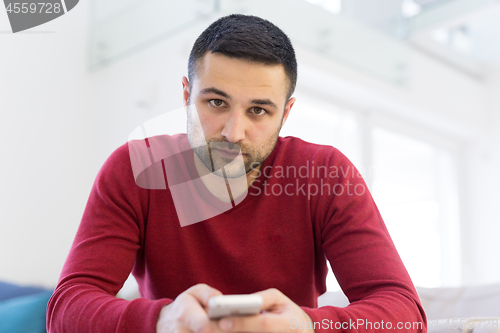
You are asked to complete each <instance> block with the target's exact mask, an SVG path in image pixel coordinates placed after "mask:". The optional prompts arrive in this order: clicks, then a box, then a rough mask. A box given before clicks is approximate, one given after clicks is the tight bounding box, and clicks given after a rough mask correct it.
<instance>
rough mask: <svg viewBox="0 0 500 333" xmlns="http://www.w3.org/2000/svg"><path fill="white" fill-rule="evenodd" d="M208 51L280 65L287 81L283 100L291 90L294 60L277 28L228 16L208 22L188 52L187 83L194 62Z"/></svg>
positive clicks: (252, 19)
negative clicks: (207, 25) (209, 23)
mask: <svg viewBox="0 0 500 333" xmlns="http://www.w3.org/2000/svg"><path fill="white" fill-rule="evenodd" d="M208 51H212V53H216V52H219V53H222V54H224V55H226V56H228V57H231V58H238V59H246V60H250V61H255V62H258V63H263V64H266V65H274V64H281V65H283V67H284V69H285V73H286V75H287V76H288V79H289V81H290V86H289V89H288V97H287V99H288V98H290V96H292V94H293V92H294V90H295V84H296V82H297V60H296V59H295V51H294V49H293V47H292V43H291V42H290V39H288V37H287V35H285V33H284V32H283V31H281V30H280V28H278V27H277V26H275V25H274V24H272V23H271V22H269V21H267V20H264V19H262V18H260V17H257V16H251V15H241V14H232V15H229V16H224V17H222V18H220V19H218V20H217V21H215V22H214V23H212V24H211V25H210V26H209V27H208V28H207V29H205V31H203V32H202V33H201V35H200V36H199V37H198V39H196V41H195V43H194V45H193V48H192V49H191V54H190V55H189V63H188V78H189V81H190V82H192V80H193V77H194V75H195V74H196V70H197V68H196V64H197V62H198V60H199V59H201V58H202V57H203V56H204V55H205V54H206V52H208Z"/></svg>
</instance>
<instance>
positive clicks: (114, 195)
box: [47, 15, 426, 333]
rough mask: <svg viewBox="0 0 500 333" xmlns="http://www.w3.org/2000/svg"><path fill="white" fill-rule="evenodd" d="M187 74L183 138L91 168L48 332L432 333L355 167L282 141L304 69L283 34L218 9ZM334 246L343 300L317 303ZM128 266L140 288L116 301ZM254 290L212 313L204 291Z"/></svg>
mask: <svg viewBox="0 0 500 333" xmlns="http://www.w3.org/2000/svg"><path fill="white" fill-rule="evenodd" d="M188 77H189V79H188V78H185V77H184V78H183V81H182V84H183V88H184V101H185V105H186V111H187V117H188V128H187V134H179V135H174V136H157V137H151V138H148V139H147V140H145V141H144V142H142V141H137V142H129V143H128V145H124V146H122V147H120V148H119V149H117V150H116V151H115V152H114V153H113V154H112V155H111V157H110V158H109V159H108V161H106V163H105V165H104V166H103V168H102V169H101V171H100V173H99V175H98V176H97V179H96V181H95V184H94V187H93V190H92V193H91V195H90V198H89V202H88V204H87V207H86V210H85V213H84V216H83V218H82V222H81V225H80V228H79V230H78V233H77V235H76V238H75V241H74V244H73V247H72V249H71V252H70V254H69V256H68V259H67V261H66V264H65V266H64V269H63V272H62V274H61V279H60V281H59V284H58V286H57V288H56V290H55V292H54V295H53V297H52V298H51V300H50V302H49V305H48V314H47V320H48V322H47V327H48V330H49V332H52V333H53V332H162V333H166V332H169V333H170V332H183V333H184V332H214V333H219V332H314V331H316V332H323V331H325V332H326V331H329V332H330V331H352V332H354V331H359V332H363V331H366V332H368V331H373V330H383V329H388V330H391V331H396V332H397V331H404V332H425V330H426V319H425V314H424V312H423V309H422V307H421V305H420V301H419V299H418V296H417V294H416V291H415V289H414V287H413V284H412V282H411V280H410V278H409V276H408V274H407V272H406V270H405V268H404V266H403V263H402V262H401V260H400V258H399V256H398V253H397V251H396V249H395V247H394V245H393V243H392V241H391V239H390V237H389V234H388V232H387V230H386V228H385V225H384V223H383V221H382V219H381V217H380V214H379V212H378V210H377V208H376V206H375V204H374V202H373V200H372V198H371V196H370V194H369V192H368V190H367V188H366V185H365V183H364V181H363V180H362V179H361V177H360V175H359V174H358V173H357V171H356V170H355V168H354V166H353V165H352V164H351V163H350V162H349V160H348V159H347V158H346V157H345V156H344V155H342V154H341V153H340V152H339V151H338V150H336V149H334V148H333V147H330V146H322V145H316V144H311V143H306V142H304V141H302V140H300V139H298V138H294V137H286V138H282V137H279V131H280V129H281V127H282V126H283V125H284V124H285V122H286V120H287V118H288V116H289V114H290V110H291V108H292V106H293V104H294V101H295V98H291V95H292V93H293V91H294V88H295V82H296V78H297V65H296V60H295V53H294V50H293V48H292V46H291V44H290V41H289V40H288V38H287V37H286V35H285V34H284V33H283V32H282V31H281V30H279V29H278V28H277V27H276V26H274V25H273V24H271V23H270V22H268V21H265V20H262V19H260V18H257V17H253V16H244V15H231V16H227V17H223V18H221V19H219V20H218V21H216V22H214V23H213V24H212V25H211V26H210V27H208V28H207V29H206V30H205V31H204V32H203V33H202V34H201V35H200V37H199V38H198V39H197V41H196V42H195V45H194V47H193V50H192V51H191V55H190V60H189V74H188ZM141 147H142V148H141ZM141 149H142V150H141ZM186 152H187V153H186ZM143 153H144V154H145V155H147V156H153V157H151V159H152V160H154V161H153V162H151V163H149V162H147V163H146V167H144V160H141V158H140V157H137V156H140V155H141V154H143ZM155 154H156V155H157V156H156V157H154V155H155ZM158 154H159V157H158ZM137 158H138V159H139V162H137ZM148 158H149V157H148ZM130 161H132V163H130ZM134 161H135V162H134ZM172 170H175V172H173V173H172ZM172 175H175V177H174V176H172ZM241 180H243V181H241ZM162 182H163V183H162ZM196 182H197V183H196ZM185 184H187V185H185ZM193 184H194V185H193ZM221 184H222V185H221ZM181 185H182V186H183V187H182V190H179V186H181ZM162 186H163V187H162ZM179 198H181V199H179ZM325 257H326V259H328V260H329V261H330V264H331V266H332V269H333V271H334V272H335V275H336V277H337V280H338V282H339V284H340V285H341V287H342V289H343V290H344V292H345V294H346V295H347V297H348V298H349V300H350V301H351V304H350V305H349V306H348V307H346V308H336V307H323V308H319V309H318V308H317V297H318V296H319V295H321V294H322V293H323V292H325V290H326V285H325V278H326V274H327V265H326V260H325ZM130 271H132V273H133V274H134V276H135V278H136V279H137V281H138V283H139V287H140V291H141V296H143V298H140V299H136V300H133V301H125V300H121V299H117V298H115V297H114V296H115V295H116V293H117V292H118V290H119V289H120V288H121V286H122V284H123V282H124V281H125V279H126V278H127V276H128V274H129V273H130ZM249 293H258V294H260V295H261V296H262V297H263V301H264V302H263V306H262V313H260V314H258V315H254V316H249V317H227V318H223V319H221V320H210V319H209V318H208V315H207V311H206V309H207V306H208V299H209V298H210V297H211V296H215V295H221V294H249Z"/></svg>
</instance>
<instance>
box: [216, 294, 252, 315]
mask: <svg viewBox="0 0 500 333" xmlns="http://www.w3.org/2000/svg"><path fill="white" fill-rule="evenodd" d="M261 308H262V297H261V296H260V295H223V296H214V297H211V298H210V299H209V300H208V317H210V319H218V318H222V317H226V316H248V315H254V314H257V313H259V312H260V309H261Z"/></svg>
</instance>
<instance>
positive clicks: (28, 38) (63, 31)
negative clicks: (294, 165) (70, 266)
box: [0, 1, 99, 286]
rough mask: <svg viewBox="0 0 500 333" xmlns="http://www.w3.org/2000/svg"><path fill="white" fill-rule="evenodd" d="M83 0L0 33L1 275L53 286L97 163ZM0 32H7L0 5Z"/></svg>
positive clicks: (95, 171) (4, 16) (14, 279)
mask: <svg viewBox="0 0 500 333" xmlns="http://www.w3.org/2000/svg"><path fill="white" fill-rule="evenodd" d="M86 3H87V2H86V1H82V2H81V3H80V4H78V6H76V7H75V8H74V9H73V10H72V11H70V12H69V13H68V14H67V15H64V16H62V17H60V18H58V19H56V20H54V21H52V22H49V23H47V24H45V25H43V26H40V27H39V28H35V29H33V30H34V31H33V32H31V31H28V32H25V33H19V34H10V33H8V34H7V33H2V34H0V119H1V120H0V126H1V130H0V151H1V152H2V156H1V163H0V175H1V178H0V184H1V185H0V279H1V280H7V281H14V282H19V283H36V284H41V285H45V286H54V285H55V282H56V281H57V278H58V275H59V272H60V270H61V267H62V264H63V262H64V260H65V257H66V255H67V252H68V249H69V247H70V245H71V242H72V238H73V236H74V233H75V231H76V227H77V224H78V220H79V219H80V217H81V215H82V212H83V208H84V205H85V203H86V198H87V196H88V194H89V191H90V187H91V184H92V181H93V178H94V177H95V174H96V173H97V170H98V167H99V165H98V164H97V163H96V158H95V157H94V155H95V152H94V146H95V144H94V142H93V140H94V136H95V127H94V126H93V125H94V114H95V111H94V110H92V108H91V106H90V104H89V101H88V90H89V78H88V74H87V71H86V52H87V50H86V41H87V10H88V8H87V4H86ZM0 30H1V31H7V30H10V26H9V25H8V21H7V15H6V12H5V11H4V10H0ZM37 32H38V33H37Z"/></svg>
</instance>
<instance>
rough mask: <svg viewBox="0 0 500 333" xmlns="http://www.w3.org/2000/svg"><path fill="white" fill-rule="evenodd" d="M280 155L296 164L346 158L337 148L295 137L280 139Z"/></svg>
mask: <svg viewBox="0 0 500 333" xmlns="http://www.w3.org/2000/svg"><path fill="white" fill-rule="evenodd" d="M278 143H279V146H278V152H277V154H278V155H281V156H283V157H286V158H287V159H291V160H292V161H295V162H300V161H307V160H325V161H328V160H330V159H332V158H333V159H335V160H338V159H343V158H344V157H345V156H344V154H342V153H341V152H340V151H339V150H338V149H337V148H335V147H333V146H330V145H324V144H317V143H312V142H308V141H305V140H303V139H301V138H298V137H294V136H286V137H279V139H278Z"/></svg>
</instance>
